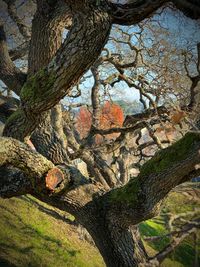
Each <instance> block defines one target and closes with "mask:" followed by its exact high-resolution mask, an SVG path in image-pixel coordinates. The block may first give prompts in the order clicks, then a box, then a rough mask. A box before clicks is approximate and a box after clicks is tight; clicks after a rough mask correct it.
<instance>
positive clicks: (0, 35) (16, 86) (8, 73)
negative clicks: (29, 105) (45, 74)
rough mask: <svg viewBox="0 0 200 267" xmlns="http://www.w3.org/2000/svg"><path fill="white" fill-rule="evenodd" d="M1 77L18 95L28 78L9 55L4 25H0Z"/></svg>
mask: <svg viewBox="0 0 200 267" xmlns="http://www.w3.org/2000/svg"><path fill="white" fill-rule="evenodd" d="M0 79H1V80H2V81H3V82H4V83H5V84H6V85H7V86H8V88H9V89H10V90H12V91H14V92H15V93H16V94H17V95H19V94H20V90H21V88H22V86H23V84H24V83H25V80H26V74H24V73H22V72H21V71H20V70H19V69H18V68H17V67H16V66H15V65H14V63H13V62H12V60H11V58H10V56H9V52H8V47H7V43H6V35H5V32H4V29H3V25H0Z"/></svg>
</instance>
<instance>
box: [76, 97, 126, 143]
mask: <svg viewBox="0 0 200 267" xmlns="http://www.w3.org/2000/svg"><path fill="white" fill-rule="evenodd" d="M123 121H124V114H123V110H122V108H121V107H120V106H119V105H118V104H115V103H113V102H110V101H106V102H105V104H104V105H103V106H102V107H101V108H100V118H99V129H103V130H105V129H110V128H113V127H121V126H122V124H123ZM91 125H92V114H91V112H90V110H89V109H88V108H86V107H81V108H80V111H79V113H78V114H77V118H76V129H77V130H78V132H79V134H80V137H81V138H85V137H87V135H88V133H89V130H90V128H91ZM117 136H118V134H109V135H107V136H106V139H107V140H110V139H114V138H116V137H117ZM102 141H103V138H102V137H101V136H99V135H98V136H97V137H96V143H101V142H102Z"/></svg>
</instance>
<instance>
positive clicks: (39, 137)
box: [0, 0, 200, 267]
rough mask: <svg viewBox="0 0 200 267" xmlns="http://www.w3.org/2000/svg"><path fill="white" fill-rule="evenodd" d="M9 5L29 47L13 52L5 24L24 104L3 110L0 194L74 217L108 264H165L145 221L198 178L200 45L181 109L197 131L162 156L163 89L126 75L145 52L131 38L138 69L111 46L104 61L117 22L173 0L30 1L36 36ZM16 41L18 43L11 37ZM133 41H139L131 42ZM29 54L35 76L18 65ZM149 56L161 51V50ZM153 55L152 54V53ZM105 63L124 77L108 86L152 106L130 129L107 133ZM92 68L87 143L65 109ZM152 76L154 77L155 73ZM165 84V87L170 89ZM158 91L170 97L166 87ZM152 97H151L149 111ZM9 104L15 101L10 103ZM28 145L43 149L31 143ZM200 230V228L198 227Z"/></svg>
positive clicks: (1, 52)
mask: <svg viewBox="0 0 200 267" xmlns="http://www.w3.org/2000/svg"><path fill="white" fill-rule="evenodd" d="M1 2H2V3H3V4H2V3H1V4H2V6H3V7H4V8H7V14H8V15H9V16H10V18H11V19H12V21H13V22H15V24H16V26H17V27H16V31H17V32H18V34H20V38H18V39H17V38H14V37H15V36H14V37H13V35H12V38H14V41H15V42H16V43H17V41H16V40H18V42H20V40H23V41H21V44H20V45H19V47H17V46H16V47H15V49H14V50H9V49H8V46H7V42H6V35H5V31H4V27H3V25H1V26H0V78H1V80H2V81H3V82H4V83H5V85H6V86H7V88H8V90H9V92H10V91H13V92H14V93H15V94H16V95H18V96H19V98H20V105H19V107H18V109H17V110H16V111H15V112H14V113H13V114H12V115H11V116H10V113H9V112H7V113H6V112H4V111H5V109H2V113H3V114H4V118H5V116H7V120H6V124H5V128H4V132H3V135H4V137H2V138H1V139H0V143H1V144H0V147H1V149H0V166H1V170H0V196H1V197H4V198H8V197H13V196H19V195H23V194H27V193H30V194H32V195H33V196H35V197H37V198H38V199H40V200H42V201H44V202H46V203H49V204H51V205H53V206H55V207H57V208H59V209H61V210H63V211H66V212H70V213H71V214H73V215H74V216H75V218H76V219H77V220H78V221H79V222H80V224H82V225H83V226H84V227H85V228H86V229H87V230H88V232H89V233H90V235H91V236H92V238H93V240H94V242H95V244H96V246H97V247H98V249H99V251H100V253H101V254H102V256H103V258H104V261H105V263H106V265H107V266H109V267H112V266H120V267H121V266H124V267H129V266H131V267H132V266H139V265H143V266H149V265H151V264H155V262H156V264H158V262H160V261H162V260H163V258H162V257H160V256H159V255H155V257H154V258H153V259H151V258H149V257H148V255H147V253H146V251H145V248H144V246H143V244H142V241H141V238H140V236H139V232H138V229H137V224H138V223H140V222H142V221H144V220H146V219H148V218H152V217H154V216H155V215H156V214H157V213H158V212H159V210H160V207H161V204H162V202H163V199H164V198H165V197H166V196H167V194H168V193H169V192H170V190H172V189H173V188H174V187H175V186H177V185H179V184H181V183H183V182H185V181H187V180H189V179H191V178H193V177H196V176H198V175H199V168H198V166H199V163H200V156H199V149H200V137H199V132H198V131H196V132H195V131H194V130H195V129H197V128H198V125H199V124H198V122H199V118H198V113H199V112H196V113H194V111H195V110H197V111H198V108H199V102H198V101H199V98H198V84H199V80H200V72H199V71H200V66H199V63H200V60H199V58H200V46H199V44H198V45H197V53H196V54H197V56H198V57H197V58H198V60H196V66H197V71H198V73H197V74H195V75H191V74H190V72H189V71H188V72H187V75H188V77H189V79H190V82H191V83H190V87H189V92H190V93H189V95H190V101H189V103H187V106H181V109H183V110H184V109H185V110H186V111H187V112H188V111H190V112H191V114H192V116H191V117H192V125H191V123H190V124H189V126H190V128H191V127H192V129H193V130H192V131H190V132H188V133H187V134H185V135H184V136H183V137H182V138H180V140H179V141H177V142H176V143H174V144H172V145H170V146H169V147H167V148H165V149H164V147H165V144H166V143H168V140H159V138H158V137H157V136H156V134H155V129H154V128H153V126H155V125H158V124H162V125H163V124H164V122H166V120H167V119H169V116H170V114H169V111H168V109H167V108H166V107H165V106H158V105H157V104H158V99H159V94H157V96H158V97H157V98H156V101H157V102H156V101H154V98H151V97H150V95H149V91H148V90H151V92H154V91H156V89H159V88H160V89H162V88H161V87H159V84H155V81H154V79H153V78H151V79H146V77H145V76H144V73H139V74H137V75H136V76H135V80H134V76H131V75H130V76H128V74H130V71H127V72H126V71H124V69H126V68H127V69H128V68H135V67H136V66H137V64H138V62H139V63H141V62H142V56H141V55H142V54H140V53H141V51H142V50H141V49H137V47H135V46H131V43H130V40H129V41H127V42H128V44H129V45H130V46H131V49H132V51H133V52H134V55H135V60H134V61H133V62H130V61H129V62H127V59H126V60H124V61H123V59H121V57H120V55H118V54H115V53H113V54H110V52H109V51H108V50H107V49H105V51H104V52H105V53H104V54H102V55H101V52H102V49H103V48H104V46H105V44H106V42H107V41H108V38H109V35H110V30H111V27H112V25H113V24H118V25H137V24H139V23H140V22H142V20H144V19H145V18H149V17H151V15H152V14H153V13H155V12H156V10H157V9H158V8H160V7H162V6H164V5H166V4H168V2H169V1H167V0H154V1H150V0H143V1H139V0H138V1H130V3H129V1H128V3H124V4H122V3H114V2H111V1H107V0H101V1H96V0H91V1H82V0H78V1H71V0H69V1H62V0H60V1H52V0H51V1H50V0H48V1H43V0H42V1H36V6H35V4H34V3H35V1H34V2H33V3H32V2H30V1H24V2H25V3H26V5H27V6H26V7H27V8H28V7H29V5H32V6H33V10H34V8H36V12H35V14H34V18H33V20H32V23H31V31H30V29H29V27H28V25H26V24H27V23H26V22H25V20H23V18H22V17H20V15H19V12H16V3H15V1H12V0H8V1H1ZM171 2H173V4H174V6H175V7H176V8H177V9H180V10H181V11H182V12H183V13H184V14H185V15H186V16H189V17H191V18H193V19H198V18H199V17H200V5H199V1H196V0H186V1H178V0H174V1H171ZM33 13H34V12H33ZM4 21H7V20H5V19H4ZM8 23H9V20H8ZM141 26H142V25H141ZM5 28H6V25H5ZM64 29H69V32H68V34H67V37H66V38H65V40H64V42H63V43H62V32H63V30H64ZM142 35H143V32H142V31H141V36H142ZM8 36H9V37H10V38H11V35H10V33H9V31H8ZM12 38H11V39H12ZM128 38H131V37H130V35H129V37H128ZM22 43H23V45H22ZM147 48H148V47H147ZM27 49H28V50H29V51H28V70H27V73H24V72H22V71H20V69H19V68H18V67H17V66H16V65H15V64H14V62H13V60H16V59H19V58H21V57H23V56H24V57H26V56H27ZM151 50H152V51H153V52H157V50H156V49H153V48H152V49H151ZM146 51H147V52H149V51H148V49H147V50H146ZM161 52H162V51H160V53H161ZM100 55H101V56H100ZM182 56H183V58H185V59H186V60H185V61H183V65H184V62H185V63H186V64H185V67H186V69H187V67H188V64H187V63H188V62H187V59H188V54H187V53H185V52H184V53H183V55H182ZM150 57H151V55H150V54H149V57H148V56H147V55H146V57H143V59H147V61H148V63H152V65H153V67H154V68H155V70H156V67H158V65H157V64H156V62H155V61H153V60H152V61H151V62H150ZM138 58H140V59H138ZM105 62H107V63H108V64H111V65H112V66H114V67H115V69H116V70H117V76H116V75H115V73H114V76H113V77H112V78H115V79H112V80H111V82H110V85H111V86H112V85H113V84H115V83H116V81H119V80H123V81H124V82H126V83H127V84H128V85H129V87H130V88H133V87H134V88H137V90H139V92H140V100H141V102H142V103H143V105H144V112H142V113H139V114H135V115H131V116H127V117H126V118H125V120H124V123H123V127H119V126H117V127H112V128H107V129H101V128H99V118H100V104H99V94H100V90H99V87H100V86H101V84H102V81H101V77H100V75H99V66H100V65H101V64H103V63H105ZM20 63H22V62H20ZM144 65H145V64H144ZM90 68H91V72H92V75H93V77H94V85H93V87H92V95H91V101H92V124H91V127H90V130H89V134H88V136H87V138H85V139H84V140H83V142H81V141H80V140H79V139H78V137H77V135H76V134H75V131H74V125H73V123H72V122H71V119H70V117H69V116H68V115H67V114H65V116H63V114H62V107H61V105H60V104H59V102H60V100H61V99H62V98H63V97H65V96H67V95H70V94H71V93H72V91H73V88H74V87H75V86H76V85H77V84H78V83H79V81H80V79H81V78H82V76H83V75H84V73H85V72H86V71H87V70H89V69H90ZM140 70H141V69H140ZM187 70H188V69H187ZM163 72H164V71H163ZM168 73H170V71H169V72H168ZM151 74H152V72H149V73H148V76H150V75H151ZM152 77H154V75H153V76H152ZM163 77H164V76H162V79H163ZM162 79H160V84H161V82H164V80H162ZM134 81H135V82H134ZM107 84H108V81H106V80H104V83H103V85H104V86H105V87H106V86H107ZM163 85H164V83H163ZM166 90H167V89H166ZM166 90H165V91H166ZM159 92H161V93H163V91H162V90H160V91H159ZM144 97H146V99H148V102H149V107H148V106H147V104H146V101H144ZM7 99H9V100H10V96H7ZM5 102H6V100H5V99H4V103H5ZM4 107H5V106H4ZM9 107H10V106H9ZM9 111H11V109H10V108H9ZM12 111H14V109H13V110H12ZM194 114H195V115H194ZM167 117H168V118H167ZM144 128H145V131H147V132H148V137H150V138H151V140H150V141H149V140H147V142H146V141H145V140H144V141H145V142H143V143H141V142H140V141H141V137H142V136H141V130H142V129H144ZM136 132H137V133H138V132H139V134H138V137H137V139H134V140H135V142H134V145H133V144H132V147H131V149H128V152H127V147H129V146H128V145H126V138H127V136H130V135H132V134H133V135H134V136H135V134H136ZM113 133H118V134H120V135H119V137H118V138H117V139H116V140H114V142H113V143H111V144H110V143H106V142H105V144H104V146H103V147H102V148H95V147H94V148H92V147H91V144H90V140H91V138H92V137H94V136H96V135H97V134H100V135H102V136H106V135H107V134H113ZM143 137H144V136H143ZM30 138H31V142H32V143H33V144H34V147H35V149H36V151H37V152H35V151H33V150H32V149H31V148H30V147H29V146H27V145H26V144H24V143H27V140H29V139H30ZM134 138H135V137H134ZM143 139H144V138H143ZM152 142H153V145H155V144H156V147H157V148H159V149H160V151H159V152H158V153H156V154H155V156H153V157H152V158H151V159H150V160H148V161H146V162H145V163H144V164H143V165H142V166H141V168H140V173H139V175H138V176H136V177H134V178H133V179H130V181H128V179H129V177H128V176H127V172H128V168H127V164H128V163H129V165H130V162H129V161H130V160H131V157H130V156H131V155H133V154H134V153H135V152H138V153H139V152H140V155H139V156H140V159H141V160H140V163H143V162H144V158H145V157H144V153H143V149H144V148H145V147H147V146H149V145H152ZM69 148H70V149H69ZM113 151H117V153H118V154H117V155H115V157H114V159H113V162H112V163H113V164H115V163H116V164H117V166H118V169H117V170H116V169H114V168H112V167H111V166H110V165H112V164H108V163H107V162H106V161H105V159H104V155H106V154H108V153H113ZM127 153H128V155H129V157H127ZM76 158H81V159H82V160H83V161H84V162H85V163H86V164H87V168H88V173H89V175H90V178H91V179H88V178H87V177H84V176H83V175H82V174H81V173H80V172H79V170H78V169H77V168H76V166H74V165H73V164H71V163H72V160H73V159H76ZM127 158H128V160H127ZM118 174H120V177H119V176H118ZM115 187H116V188H115ZM196 223H197V224H196V225H199V224H198V223H199V221H197V222H196ZM154 266H155V265H154Z"/></svg>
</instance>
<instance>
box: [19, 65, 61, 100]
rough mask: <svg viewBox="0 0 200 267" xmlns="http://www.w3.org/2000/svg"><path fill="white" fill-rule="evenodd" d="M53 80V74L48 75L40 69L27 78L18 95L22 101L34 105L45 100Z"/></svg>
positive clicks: (44, 70)
mask: <svg viewBox="0 0 200 267" xmlns="http://www.w3.org/2000/svg"><path fill="white" fill-rule="evenodd" d="M55 78H56V77H55V73H54V72H51V73H49V72H47V70H46V69H41V70H40V71H38V72H37V73H36V74H35V75H33V76H31V77H29V78H28V80H27V81H26V83H25V85H24V86H23V88H22V90H21V93H20V97H21V99H22V101H24V102H30V103H35V102H38V100H40V99H45V98H46V97H47V96H48V95H49V94H50V90H51V89H52V87H53V84H54V82H55Z"/></svg>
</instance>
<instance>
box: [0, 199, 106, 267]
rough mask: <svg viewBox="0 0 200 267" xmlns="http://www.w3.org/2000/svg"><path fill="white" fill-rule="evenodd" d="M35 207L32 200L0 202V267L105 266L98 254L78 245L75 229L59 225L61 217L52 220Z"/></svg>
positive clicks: (35, 204) (84, 243)
mask: <svg viewBox="0 0 200 267" xmlns="http://www.w3.org/2000/svg"><path fill="white" fill-rule="evenodd" d="M38 205H39V206H38ZM38 207H40V208H41V207H42V206H41V203H40V202H39V201H37V200H35V199H34V198H32V197H30V198H28V199H27V198H26V197H22V198H13V199H9V200H2V199H0V266H1V267H2V266H9V264H14V266H23V267H25V266H26V267H28V266H29V267H37V266H38V267H51V266H56V267H57V266H58V267H62V266H63V267H64V266H67V267H102V266H105V265H104V263H103V260H102V258H101V257H100V255H99V253H98V251H97V250H96V249H95V248H94V247H93V246H91V245H89V244H88V243H87V242H84V241H80V239H79V238H78V235H77V233H76V229H75V227H73V226H71V225H69V224H67V223H64V222H63V220H62V219H63V217H62V216H64V215H63V214H61V216H60V219H59V218H54V217H52V216H49V215H48V214H46V213H47V212H50V213H53V211H52V210H51V209H50V208H49V207H48V206H47V205H45V206H44V211H45V212H41V211H40V210H39V209H38ZM68 219H69V221H70V220H71V219H73V218H72V217H69V218H68ZM3 262H4V263H3ZM10 266H12V265H10Z"/></svg>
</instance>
